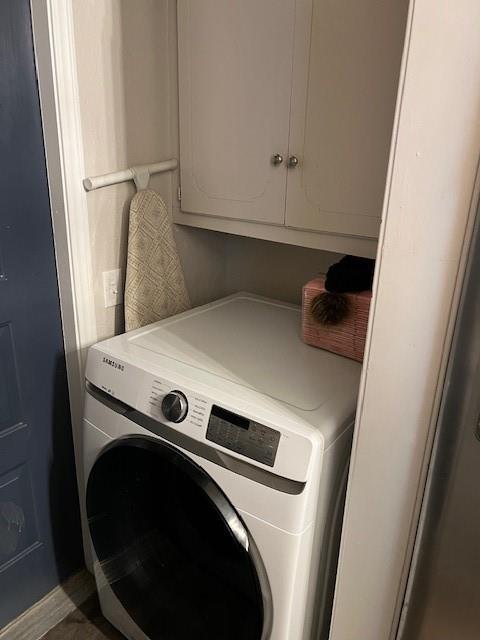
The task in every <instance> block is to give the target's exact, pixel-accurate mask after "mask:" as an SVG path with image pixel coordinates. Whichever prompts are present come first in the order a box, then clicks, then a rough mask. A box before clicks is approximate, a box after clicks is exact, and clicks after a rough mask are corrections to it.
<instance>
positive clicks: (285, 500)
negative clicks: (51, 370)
mask: <svg viewBox="0 0 480 640" xmlns="http://www.w3.org/2000/svg"><path fill="white" fill-rule="evenodd" d="M300 327H301V311H300V309H299V308H298V307H295V306H291V305H287V304H283V303H281V302H276V301H272V300H267V299H264V298H259V297H256V296H253V295H250V294H238V295H234V296H230V297H228V298H225V299H222V300H220V301H218V302H215V303H212V304H209V305H206V306H204V307H200V308H197V309H194V310H192V311H189V312H186V313H183V314H181V315H179V316H176V317H174V318H172V319H169V320H165V321H162V322H159V323H156V324H153V325H150V326H148V327H145V328H143V329H140V330H137V331H133V332H130V333H128V334H126V335H122V336H117V337H115V338H112V339H110V340H107V341H105V342H102V343H100V344H98V345H96V346H95V347H93V348H92V349H90V352H89V355H88V365H87V389H88V393H87V396H86V405H85V420H84V433H83V435H84V439H83V446H84V448H83V462H84V469H83V470H84V474H85V496H84V497H85V502H84V512H85V513H86V514H87V516H86V520H85V522H84V524H86V525H87V521H88V527H86V528H88V532H89V535H88V536H87V538H88V540H87V544H86V555H87V561H88V563H89V564H90V568H92V569H94V572H95V577H96V580H97V586H98V590H99V596H100V602H101V606H102V610H103V612H104V614H105V616H106V617H107V618H108V619H109V620H110V621H111V622H112V623H113V625H115V626H116V627H117V628H118V629H119V630H120V631H122V632H123V633H124V635H125V636H126V637H127V638H131V639H132V640H140V639H145V638H147V639H150V640H193V639H195V640H267V639H269V640H317V639H318V638H322V639H323V638H326V637H327V636H328V623H329V613H330V608H331V600H332V594H333V585H334V578H335V567H336V553H337V546H338V538H339V532H340V524H341V515H342V512H343V495H344V487H345V482H346V474H347V464H348V458H349V452H350V445H351V436H352V423H353V419H354V412H355V407H356V398H357V391H358V385H359V377H360V365H359V364H358V363H356V362H353V361H351V360H347V359H345V358H342V357H339V356H336V355H333V354H331V353H328V352H326V351H321V350H319V349H314V348H312V347H308V346H306V345H305V344H304V343H303V342H302V340H301V336H300Z"/></svg>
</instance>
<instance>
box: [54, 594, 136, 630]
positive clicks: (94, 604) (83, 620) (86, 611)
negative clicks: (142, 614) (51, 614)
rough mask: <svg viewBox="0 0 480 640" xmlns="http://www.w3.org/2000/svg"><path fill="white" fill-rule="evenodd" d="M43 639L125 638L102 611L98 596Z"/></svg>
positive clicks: (74, 612) (88, 601)
mask: <svg viewBox="0 0 480 640" xmlns="http://www.w3.org/2000/svg"><path fill="white" fill-rule="evenodd" d="M42 640H125V638H124V637H123V636H122V634H121V633H119V632H118V631H117V630H116V629H114V628H113V627H112V625H111V624H109V623H108V622H107V621H106V620H105V618H104V617H103V616H102V614H101V613H100V606H99V604H98V600H97V597H96V596H94V597H92V598H90V599H89V600H87V601H86V602H85V603H84V604H83V605H82V606H81V607H80V608H79V609H76V610H75V611H73V612H72V613H71V614H70V615H69V616H67V617H66V618H65V620H63V621H62V622H61V623H60V624H58V625H57V626H56V627H54V628H53V629H51V630H50V631H49V632H48V633H47V634H46V635H45V636H43V638H42Z"/></svg>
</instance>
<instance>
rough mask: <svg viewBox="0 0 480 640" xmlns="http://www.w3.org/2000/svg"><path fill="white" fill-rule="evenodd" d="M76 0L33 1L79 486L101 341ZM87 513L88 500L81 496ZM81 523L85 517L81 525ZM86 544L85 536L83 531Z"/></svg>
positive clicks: (36, 53) (36, 50) (41, 106)
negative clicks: (87, 398) (92, 370)
mask: <svg viewBox="0 0 480 640" xmlns="http://www.w3.org/2000/svg"><path fill="white" fill-rule="evenodd" d="M72 4H73V0H67V1H64V0H30V8H31V14H32V28H33V41H34V49H35V60H36V67H37V78H38V88H39V96H40V108H41V114H42V123H43V136H44V143H45V157H46V165H47V175H48V183H49V193H50V208H51V215H52V227H53V236H54V245H55V258H56V263H57V277H58V287H59V297H60V310H61V317H62V327H63V339H64V347H65V360H66V368H67V378H68V388H69V399H70V411H71V420H72V430H73V443H74V452H75V461H76V472H77V481H78V486H79V487H82V486H83V475H82V465H81V458H80V452H81V436H82V415H83V403H84V393H85V383H84V372H85V365H86V355H87V350H88V347H89V346H91V345H92V344H94V343H95V342H97V341H98V334H97V324H96V318H95V305H94V295H93V277H92V273H93V269H92V255H91V247H90V229H89V220H88V205H87V198H86V193H85V190H84V188H83V185H82V180H83V178H84V177H85V171H84V155H83V138H82V125H81V118H80V102H79V91H78V79H77V67H76V55H75V39H74V23H73V9H72ZM80 507H81V509H82V511H83V509H84V506H83V500H82V499H80ZM83 522H84V519H83V518H82V523H83ZM83 535H84V540H85V539H86V538H85V536H86V535H87V532H86V529H85V527H84V528H83Z"/></svg>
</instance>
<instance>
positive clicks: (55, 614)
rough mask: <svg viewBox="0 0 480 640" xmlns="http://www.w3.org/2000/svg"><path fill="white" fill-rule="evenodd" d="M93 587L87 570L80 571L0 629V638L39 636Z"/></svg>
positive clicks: (28, 639)
mask: <svg viewBox="0 0 480 640" xmlns="http://www.w3.org/2000/svg"><path fill="white" fill-rule="evenodd" d="M94 591H95V581H94V579H93V577H92V576H91V575H90V573H88V571H86V570H84V571H80V572H79V573H77V574H75V575H74V576H72V577H71V578H69V579H68V580H67V581H66V582H64V583H63V584H61V585H59V586H58V587H55V589H53V590H52V591H50V593H47V595H46V596H45V597H44V598H42V599H41V600H39V601H38V602H37V603H35V604H34V605H33V606H32V607H30V609H28V610H27V611H25V613H22V615H21V616H19V617H18V618H16V620H14V621H13V622H11V623H10V624H9V625H7V626H6V627H5V628H4V629H2V630H0V640H40V638H42V637H43V636H44V635H45V634H46V633H47V632H48V631H50V629H53V627H55V626H56V625H57V624H58V623H59V622H61V621H62V620H63V619H64V618H66V617H67V616H68V614H69V613H71V612H72V611H73V610H74V609H76V608H78V607H79V606H80V605H81V604H83V603H84V602H85V600H87V599H88V598H89V597H90V596H91V595H92V594H93V593H94Z"/></svg>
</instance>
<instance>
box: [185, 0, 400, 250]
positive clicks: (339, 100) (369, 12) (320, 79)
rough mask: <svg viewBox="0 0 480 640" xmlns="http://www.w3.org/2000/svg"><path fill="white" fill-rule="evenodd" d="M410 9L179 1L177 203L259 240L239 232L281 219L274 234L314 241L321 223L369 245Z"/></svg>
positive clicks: (265, 0) (255, 0) (286, 0)
mask: <svg viewBox="0 0 480 640" xmlns="http://www.w3.org/2000/svg"><path fill="white" fill-rule="evenodd" d="M407 9H408V0H296V1H295V0H201V1H200V0H178V37H179V92H180V166H181V189H182V199H181V209H182V212H188V213H200V214H204V216H215V217H216V219H217V222H216V223H215V222H213V221H212V220H211V218H210V219H206V218H203V220H204V221H205V220H210V221H207V222H204V223H203V225H204V226H207V227H208V228H218V229H219V230H223V231H231V232H232V233H248V235H258V237H268V233H267V231H266V230H265V229H266V228H265V227H263V230H262V231H261V233H260V227H259V226H258V225H251V229H250V230H248V232H246V228H247V227H248V225H246V224H245V223H246V222H256V223H264V224H265V225H276V226H281V227H282V229H283V231H281V230H280V229H278V228H276V229H273V228H272V239H274V240H280V241H285V242H293V243H295V244H298V243H300V244H303V243H304V241H303V240H302V238H307V240H308V241H306V242H305V243H306V244H307V245H308V246H316V245H315V243H314V242H312V240H311V238H312V234H318V233H321V234H323V236H324V237H326V238H328V237H329V236H335V237H350V238H362V239H363V240H364V241H370V242H372V240H371V239H374V238H376V237H377V236H378V230H379V226H380V217H381V210H382V201H383V194H384V189H385V181H386V173H387V165H388V157H389V150H390V140H391V132H392V125H393V118H394V111H395V101H396V95H397V85H398V76H399V69H400V62H401V56H402V49H403V40H404V33H405V22H406V14H407ZM275 154H278V155H279V156H281V158H282V161H281V162H280V158H279V159H278V163H277V164H274V163H273V162H272V158H273V157H274V156H275ZM185 217H186V218H188V216H185ZM192 217H194V216H190V219H191V218H192ZM220 218H221V219H223V221H224V222H223V223H220V221H219V219H220ZM226 219H230V220H231V222H230V223H229V225H230V226H226V223H225V220H226ZM232 219H233V220H232ZM177 221H179V222H182V221H183V220H177ZM235 221H237V222H235ZM239 221H241V222H242V225H240V222H239ZM187 223H189V224H196V226H202V222H192V221H191V220H189V221H188V222H187ZM256 230H257V232H256ZM301 231H302V232H305V233H304V235H303V236H301V234H300V233H299V232H301ZM279 234H284V235H283V237H282V236H281V235H279ZM288 234H290V239H289V236H288ZM292 238H294V239H293V240H292ZM368 239H370V240H368ZM319 246H323V245H322V244H321V243H320V244H319ZM338 246H339V247H340V248H339V249H338V250H341V248H342V247H341V246H340V245H338ZM325 248H333V245H331V246H325ZM345 250H346V251H349V250H350V249H349V247H348V246H345ZM350 252H354V251H350ZM363 253H365V250H363ZM367 253H368V251H367Z"/></svg>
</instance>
